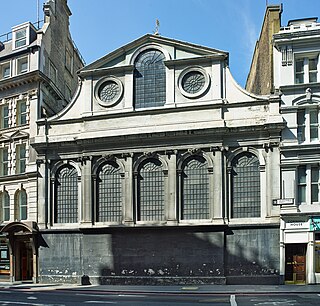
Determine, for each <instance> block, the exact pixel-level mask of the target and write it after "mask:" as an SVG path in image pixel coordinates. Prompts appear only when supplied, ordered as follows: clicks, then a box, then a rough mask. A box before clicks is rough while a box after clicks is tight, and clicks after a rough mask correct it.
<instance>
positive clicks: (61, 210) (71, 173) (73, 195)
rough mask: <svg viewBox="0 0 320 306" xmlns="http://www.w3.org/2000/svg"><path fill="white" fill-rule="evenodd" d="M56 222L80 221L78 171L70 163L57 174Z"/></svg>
mask: <svg viewBox="0 0 320 306" xmlns="http://www.w3.org/2000/svg"><path fill="white" fill-rule="evenodd" d="M54 187H55V211H54V222H55V223H76V222H78V173H77V170H76V169H75V168H74V167H72V166H70V165H68V166H64V167H61V168H60V169H59V170H58V172H57V173H56V176H55V186H54Z"/></svg>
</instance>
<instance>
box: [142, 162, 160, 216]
mask: <svg viewBox="0 0 320 306" xmlns="http://www.w3.org/2000/svg"><path fill="white" fill-rule="evenodd" d="M137 201H138V202H137V220H138V221H161V220H164V173H163V166H162V163H161V162H160V161H159V160H158V159H147V160H146V161H144V162H143V163H142V164H141V165H140V167H139V170H138V177H137Z"/></svg>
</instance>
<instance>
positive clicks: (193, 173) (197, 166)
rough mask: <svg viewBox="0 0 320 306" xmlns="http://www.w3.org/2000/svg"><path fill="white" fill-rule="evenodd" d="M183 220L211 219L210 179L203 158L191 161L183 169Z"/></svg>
mask: <svg viewBox="0 0 320 306" xmlns="http://www.w3.org/2000/svg"><path fill="white" fill-rule="evenodd" d="M181 179H182V192H181V193H182V210H181V213H182V216H181V217H182V219H184V220H190V219H209V177H208V167H207V163H206V160H205V159H204V158H203V157H200V156H199V157H194V158H192V159H190V160H189V161H188V162H187V163H186V165H185V166H184V168H183V172H182V175H181Z"/></svg>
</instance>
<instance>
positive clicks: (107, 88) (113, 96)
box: [95, 77, 123, 106]
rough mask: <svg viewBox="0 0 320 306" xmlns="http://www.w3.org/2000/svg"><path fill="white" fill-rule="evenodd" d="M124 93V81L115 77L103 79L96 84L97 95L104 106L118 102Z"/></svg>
mask: <svg viewBox="0 0 320 306" xmlns="http://www.w3.org/2000/svg"><path fill="white" fill-rule="evenodd" d="M122 93H123V86H122V83H121V81H120V80H119V79H117V78H115V77H108V78H105V79H102V80H100V81H99V82H98V84H97V85H96V91H95V95H96V98H97V99H98V101H99V104H101V105H103V106H112V105H114V104H116V103H117V102H118V101H119V100H120V98H121V96H122Z"/></svg>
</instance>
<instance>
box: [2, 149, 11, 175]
mask: <svg viewBox="0 0 320 306" xmlns="http://www.w3.org/2000/svg"><path fill="white" fill-rule="evenodd" d="M8 172H9V152H8V148H7V147H3V148H0V176H5V175H8Z"/></svg>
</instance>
